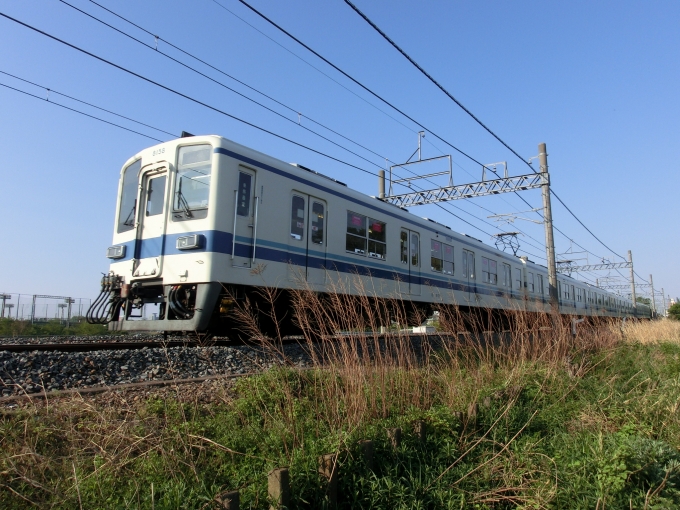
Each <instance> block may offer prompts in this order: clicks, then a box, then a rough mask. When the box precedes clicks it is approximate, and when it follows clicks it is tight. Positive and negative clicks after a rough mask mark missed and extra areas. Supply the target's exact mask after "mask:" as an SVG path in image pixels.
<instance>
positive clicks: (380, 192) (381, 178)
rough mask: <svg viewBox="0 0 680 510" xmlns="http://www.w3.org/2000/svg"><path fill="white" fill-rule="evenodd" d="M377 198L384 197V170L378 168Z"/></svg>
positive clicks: (382, 198)
mask: <svg viewBox="0 0 680 510" xmlns="http://www.w3.org/2000/svg"><path fill="white" fill-rule="evenodd" d="M378 198H379V199H380V200H384V199H385V170H382V169H381V170H378Z"/></svg>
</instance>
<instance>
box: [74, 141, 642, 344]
mask: <svg viewBox="0 0 680 510" xmlns="http://www.w3.org/2000/svg"><path fill="white" fill-rule="evenodd" d="M107 257H108V258H109V259H111V267H110V273H109V274H108V275H106V276H105V277H104V278H103V280H102V291H101V294H100V296H99V298H97V299H96V300H95V301H94V302H93V305H92V307H91V308H90V310H89V312H88V320H90V321H91V322H95V323H97V322H98V323H103V324H104V323H108V324H109V329H111V330H123V331H132V330H136V331H158V332H178V331H191V332H205V331H209V330H211V331H219V330H225V329H226V330H229V329H230V328H233V326H234V325H233V321H234V318H233V310H234V306H235V300H238V299H244V298H245V297H248V299H250V300H251V302H255V304H257V300H258V296H259V295H260V294H261V293H258V292H257V290H258V289H261V288H262V287H273V288H277V289H279V296H280V299H281V301H282V302H285V301H286V296H287V295H289V293H290V290H291V289H296V288H301V287H305V288H309V289H311V290H313V291H318V292H321V293H323V292H327V291H329V290H330V289H331V288H333V289H337V288H343V289H346V292H347V293H350V294H352V293H354V294H357V293H359V292H362V291H361V289H362V288H370V289H372V291H371V292H372V293H374V294H375V295H376V296H378V297H380V296H382V297H390V298H394V297H395V296H397V297H398V298H399V299H401V300H403V302H404V303H408V304H409V305H410V306H415V307H418V308H420V309H422V310H427V311H434V310H436V309H437V308H438V307H440V306H441V305H442V304H456V305H458V306H459V307H461V309H463V310H465V309H469V310H472V309H475V308H477V309H481V308H484V309H491V310H494V309H495V310H499V311H502V310H527V311H530V312H548V311H550V304H549V295H548V273H547V269H546V268H545V267H544V266H541V265H538V264H535V263H533V262H531V261H529V260H527V259H526V258H525V257H519V258H518V257H515V256H511V255H508V254H507V253H504V252H501V251H499V250H497V249H495V248H492V247H490V246H487V245H485V244H484V243H482V242H481V241H479V240H478V239H475V238H473V237H470V236H468V235H465V234H458V233H455V232H453V231H452V230H451V229H450V228H449V227H447V226H445V225H442V224H440V223H437V222H435V221H432V220H429V219H427V218H420V217H418V216H416V215H414V214H412V213H410V212H409V211H407V210H405V209H402V208H400V207H397V206H395V205H393V204H390V203H388V202H385V201H383V200H380V199H378V198H375V197H370V196H367V195H364V194H362V193H360V192H358V191H354V190H352V189H349V188H348V187H347V186H346V185H345V184H343V183H342V182H339V181H337V180H335V179H332V178H330V177H327V176H325V175H323V174H321V173H318V172H316V171H313V170H310V169H308V168H306V167H304V166H302V165H298V164H290V163H285V162H283V161H279V160H277V159H275V158H273V157H271V156H267V155H265V154H262V153H260V152H257V151H255V150H253V149H249V148H247V147H244V146H242V145H239V144H237V143H234V142H232V141H230V140H227V139H225V138H222V137H220V136H191V135H188V136H186V137H183V138H180V139H177V140H174V141H170V142H166V143H162V144H160V145H156V146H153V147H150V148H148V149H145V150H143V151H141V152H140V153H138V154H136V155H135V156H133V157H132V158H130V159H129V160H128V161H127V162H126V163H125V165H124V166H123V168H122V171H121V174H120V182H119V186H118V200H117V206H116V215H115V223H114V234H113V246H111V247H110V248H108V250H107ZM357 279H358V280H357ZM361 280H363V285H361V284H360V285H357V281H361ZM369 280H370V281H369ZM558 292H559V310H560V313H562V314H569V315H573V316H609V317H647V318H648V317H650V315H651V310H650V308H649V307H647V306H645V305H642V304H640V303H638V304H637V306H636V307H635V306H633V303H632V302H631V301H629V300H627V299H624V298H622V297H621V296H617V295H613V294H610V293H607V292H606V291H604V290H602V289H600V288H597V287H594V286H590V285H588V284H586V283H584V282H580V281H577V280H575V279H572V278H570V277H567V276H564V275H558ZM145 307H153V309H154V310H156V312H155V313H153V314H149V313H145V312H144V309H145ZM149 309H150V308H149ZM283 315H286V314H285V313H284V314H283ZM290 315H291V314H288V317H289V318H290ZM282 326H283V332H284V334H285V333H286V332H291V331H293V330H294V329H295V328H294V326H293V325H292V321H290V320H287V321H286V323H285V324H283V325H282Z"/></svg>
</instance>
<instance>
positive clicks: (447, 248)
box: [442, 244, 454, 274]
mask: <svg viewBox="0 0 680 510" xmlns="http://www.w3.org/2000/svg"><path fill="white" fill-rule="evenodd" d="M442 248H443V250H444V273H445V274H453V269H454V264H453V246H451V245H450V244H442Z"/></svg>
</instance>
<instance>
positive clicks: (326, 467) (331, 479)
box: [319, 453, 338, 506]
mask: <svg viewBox="0 0 680 510" xmlns="http://www.w3.org/2000/svg"><path fill="white" fill-rule="evenodd" d="M337 461H338V456H337V455H336V454H335V453H330V454H328V455H323V456H321V457H319V474H320V475H321V476H323V477H324V478H325V479H326V481H327V482H328V487H327V489H326V494H328V501H329V503H330V505H331V506H335V505H337V502H338V462H337Z"/></svg>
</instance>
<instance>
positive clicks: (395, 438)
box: [387, 427, 401, 450]
mask: <svg viewBox="0 0 680 510" xmlns="http://www.w3.org/2000/svg"><path fill="white" fill-rule="evenodd" d="M387 439H389V441H390V444H391V445H392V449H394V450H396V449H397V448H399V445H401V428H399V427H397V428H394V429H387Z"/></svg>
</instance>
